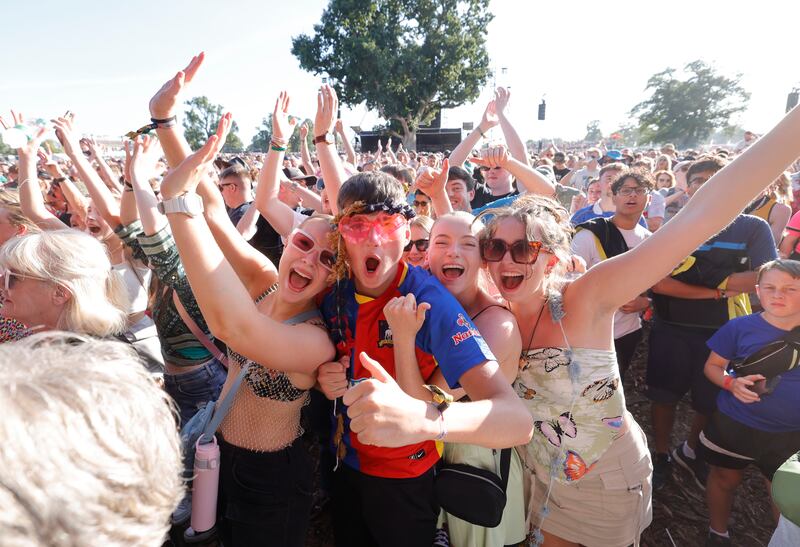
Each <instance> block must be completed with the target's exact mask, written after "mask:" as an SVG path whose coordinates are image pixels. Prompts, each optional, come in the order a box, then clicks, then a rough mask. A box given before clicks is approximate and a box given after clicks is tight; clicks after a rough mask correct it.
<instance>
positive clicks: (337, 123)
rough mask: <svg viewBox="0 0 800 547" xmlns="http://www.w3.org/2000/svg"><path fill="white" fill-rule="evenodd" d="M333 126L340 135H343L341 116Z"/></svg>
mask: <svg viewBox="0 0 800 547" xmlns="http://www.w3.org/2000/svg"><path fill="white" fill-rule="evenodd" d="M334 128H335V129H336V132H337V133H339V134H340V135H344V124H343V123H342V119H341V118H339V119H338V120H336V125H335V126H334Z"/></svg>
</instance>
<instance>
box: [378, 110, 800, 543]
mask: <svg viewBox="0 0 800 547" xmlns="http://www.w3.org/2000/svg"><path fill="white" fill-rule="evenodd" d="M798 133H800V109H798V108H796V109H794V110H793V111H792V112H790V113H789V114H788V115H787V116H786V117H785V118H784V119H783V120H782V121H781V122H780V123H779V124H778V125H777V126H776V127H775V128H774V129H773V130H772V131H770V133H768V134H767V135H765V136H764V137H762V138H761V139H759V140H758V141H757V142H755V143H754V144H753V145H752V146H751V147H750V148H749V149H748V150H747V151H746V152H745V153H744V154H742V155H741V156H740V157H738V158H737V159H736V160H735V161H734V162H732V163H731V164H730V165H728V166H727V167H725V168H724V169H722V170H720V171H719V172H718V173H717V174H715V175H713V176H712V177H711V178H710V179H709V180H708V181H707V182H705V183H704V185H703V186H702V187H701V188H700V189H699V190H697V192H695V193H694V196H693V199H691V200H690V201H689V203H688V204H687V205H686V206H685V207H684V208H683V210H682V212H681V214H680V215H679V216H677V217H676V218H677V219H679V220H677V221H676V220H673V221H671V222H669V223H668V224H666V225H665V226H664V227H663V228H661V229H660V230H659V231H658V232H656V233H654V234H653V235H652V236H651V237H650V238H648V239H647V240H646V241H644V242H642V243H641V244H640V245H638V246H637V247H636V248H635V249H631V250H630V251H628V252H627V253H624V254H621V255H618V256H615V257H613V258H611V259H608V260H604V261H602V262H601V263H599V264H597V265H595V266H594V267H593V268H591V269H589V270H588V271H587V272H586V273H585V274H584V275H583V276H581V277H580V278H578V279H577V280H575V281H573V282H571V283H567V284H565V283H562V282H559V278H560V277H561V274H562V273H563V272H564V270H565V266H566V264H567V263H568V259H569V244H570V235H571V227H570V224H569V217H568V216H567V212H566V211H565V210H564V209H563V208H561V207H560V206H559V205H558V204H557V203H556V202H555V201H553V200H551V199H548V198H543V197H540V196H524V197H522V198H520V199H519V200H518V201H517V202H515V203H514V205H513V206H512V207H510V208H506V209H501V210H495V211H493V214H494V217H493V218H492V219H491V220H490V221H489V223H488V224H487V226H486V229H485V231H484V232H483V233H482V236H481V255H482V257H483V259H484V260H485V261H487V262H489V273H490V274H491V276H492V279H493V280H494V282H495V284H496V285H497V288H498V289H499V291H500V293H501V295H502V296H503V297H504V298H505V300H506V301H507V302H508V304H509V307H510V309H511V311H512V312H513V313H514V315H515V317H516V319H517V323H518V325H519V328H520V332H521V334H522V355H521V361H520V369H519V372H518V374H517V379H516V381H515V383H514V385H515V387H516V390H517V393H518V394H519V396H520V398H521V399H523V402H524V403H525V404H526V406H527V407H528V410H529V411H530V413H531V415H532V417H533V420H534V423H535V433H534V436H533V439H532V440H531V441H530V442H529V443H528V444H527V445H526V446H525V448H524V449H523V450H522V456H523V458H522V459H523V463H524V465H525V467H526V469H527V470H528V474H527V477H528V480H527V483H526V489H527V492H528V494H529V496H528V500H529V513H528V523H529V526H530V530H531V539H532V540H533V541H534V543H535V544H542V543H543V544H544V545H545V546H547V547H551V546H558V547H561V546H573V545H581V544H582V545H586V546H593V545H603V546H604V547H610V546H615V545H616V546H620V547H622V546H628V545H630V544H631V543H633V544H638V542H639V538H640V535H641V533H642V531H643V530H644V529H645V528H646V527H647V525H648V524H649V522H650V520H651V519H652V511H651V502H650V492H651V478H650V477H651V472H652V466H651V461H650V454H649V451H648V449H647V441H646V438H645V436H644V433H643V432H642V430H641V428H640V427H639V426H638V424H637V423H636V421H635V420H634V419H633V417H632V416H631V415H630V413H629V412H628V411H627V410H626V407H625V396H624V393H623V390H622V389H620V377H619V371H618V367H617V359H616V355H615V353H614V349H613V346H612V325H613V315H614V312H615V311H616V310H617V309H619V307H620V306H622V305H623V304H625V303H626V302H628V301H629V300H631V299H632V298H634V297H636V296H638V295H640V294H641V293H642V292H643V291H645V290H647V289H649V288H650V287H652V286H653V285H655V284H656V283H657V282H658V281H659V280H661V279H663V278H664V276H666V275H667V274H669V272H670V271H671V270H672V269H673V268H674V267H675V264H676V263H678V262H680V261H681V260H682V259H683V258H685V257H686V256H687V255H688V254H690V253H691V252H692V251H693V250H694V249H696V248H697V247H698V246H699V245H701V244H702V243H703V242H705V241H706V240H707V239H708V238H709V237H711V236H713V235H714V234H716V233H717V232H719V231H720V230H722V229H723V228H724V227H725V226H726V225H728V224H729V223H730V222H731V220H732V219H733V218H735V217H736V216H737V215H739V213H740V212H741V210H742V208H743V207H745V206H746V205H747V203H748V202H749V201H750V200H752V199H753V197H754V196H756V195H758V193H759V192H761V191H762V189H763V188H764V187H765V186H767V185H768V184H770V183H771V182H772V181H773V180H774V179H775V177H776V176H778V175H779V174H780V172H781V170H782V169H783V168H784V167H785V166H786V165H788V164H789V163H790V162H791V161H792V160H793V159H794V158H796V157H797V156H798V155H800V150H799V149H798V148H799V147H798V144H797V143H798V140H797V135H798ZM384 404H386V403H384Z"/></svg>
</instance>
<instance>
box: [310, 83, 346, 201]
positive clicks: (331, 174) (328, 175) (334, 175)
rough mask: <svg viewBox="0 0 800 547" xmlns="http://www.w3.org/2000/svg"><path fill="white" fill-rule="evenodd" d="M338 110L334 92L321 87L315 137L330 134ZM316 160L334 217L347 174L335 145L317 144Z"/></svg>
mask: <svg viewBox="0 0 800 547" xmlns="http://www.w3.org/2000/svg"><path fill="white" fill-rule="evenodd" d="M338 108H339V99H338V97H336V91H334V89H333V88H332V87H331V86H329V85H327V84H325V85H323V86H322V87H321V88H320V90H319V93H317V115H316V117H315V118H314V132H315V133H316V136H317V137H319V136H321V135H324V134H325V133H330V132H332V130H333V126H334V125H335V123H336V112H337V110H338ZM317 159H318V160H319V168H320V170H322V178H323V179H324V180H325V188H326V189H327V190H328V199H330V202H331V211H332V212H333V214H334V215H335V214H337V213H338V212H339V206H338V205H337V204H336V200H337V198H338V197H339V188H341V187H342V183H344V181H345V180H347V174H346V173H345V172H344V167H342V160H341V158H340V157H339V154H338V153H337V151H336V145H335V144H327V143H324V142H321V143H318V144H317Z"/></svg>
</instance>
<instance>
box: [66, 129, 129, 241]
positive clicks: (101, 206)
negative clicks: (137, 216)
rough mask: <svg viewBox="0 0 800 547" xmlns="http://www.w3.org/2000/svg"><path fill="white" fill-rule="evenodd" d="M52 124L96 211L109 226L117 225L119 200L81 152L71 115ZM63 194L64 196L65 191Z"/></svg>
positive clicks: (118, 221)
mask: <svg viewBox="0 0 800 547" xmlns="http://www.w3.org/2000/svg"><path fill="white" fill-rule="evenodd" d="M53 124H54V125H55V128H56V137H58V140H59V142H60V143H61V146H62V147H63V148H64V153H65V154H66V155H67V156H68V157H69V159H70V160H71V161H72V164H73V165H74V166H75V169H76V170H77V171H78V175H79V176H80V178H81V180H82V181H83V183H84V184H85V185H86V189H87V190H88V191H89V196H91V198H92V202H93V203H94V206H95V208H96V209H97V212H98V213H100V216H101V217H103V220H105V221H106V222H108V224H109V226H117V225H118V224H119V223H120V219H119V200H118V199H117V197H116V196H115V195H114V194H113V193H112V192H111V190H109V187H108V186H107V185H106V183H105V182H103V180H102V179H101V178H100V176H99V175H98V174H97V172H96V171H95V170H94V169H93V168H92V166H91V164H90V163H89V160H87V159H86V156H84V155H83V153H82V152H81V148H80V144H79V141H78V137H77V135H76V134H75V131H74V128H73V117H71V116H70V117H66V118H65V117H62V118H56V119H55V120H53ZM64 196H65V197H66V193H65V194H64Z"/></svg>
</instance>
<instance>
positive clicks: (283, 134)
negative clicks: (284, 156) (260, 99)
mask: <svg viewBox="0 0 800 547" xmlns="http://www.w3.org/2000/svg"><path fill="white" fill-rule="evenodd" d="M288 113H289V93H288V92H287V91H281V93H280V95H278V100H276V101H275V110H273V111H272V137H273V138H275V139H278V140H281V141H285V140H288V138H289V137H290V136H291V135H292V133H294V127H295V125H297V118H295V117H294V116H289V114H288ZM306 133H308V129H306Z"/></svg>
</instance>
